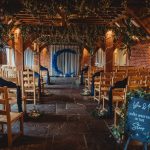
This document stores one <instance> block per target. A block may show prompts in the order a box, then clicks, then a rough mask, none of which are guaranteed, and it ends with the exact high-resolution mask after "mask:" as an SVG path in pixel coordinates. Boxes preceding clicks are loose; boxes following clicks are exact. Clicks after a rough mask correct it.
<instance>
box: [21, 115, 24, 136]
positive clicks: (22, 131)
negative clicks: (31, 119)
mask: <svg viewBox="0 0 150 150" xmlns="http://www.w3.org/2000/svg"><path fill="white" fill-rule="evenodd" d="M20 134H21V135H24V128H23V115H22V116H21V117H20Z"/></svg>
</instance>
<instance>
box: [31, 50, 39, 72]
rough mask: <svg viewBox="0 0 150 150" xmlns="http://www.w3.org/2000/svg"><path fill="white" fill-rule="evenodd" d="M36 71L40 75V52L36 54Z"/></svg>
mask: <svg viewBox="0 0 150 150" xmlns="http://www.w3.org/2000/svg"><path fill="white" fill-rule="evenodd" d="M33 66H34V69H33V70H34V71H36V72H38V73H40V67H39V66H40V53H39V52H36V53H35V54H34V65H33Z"/></svg>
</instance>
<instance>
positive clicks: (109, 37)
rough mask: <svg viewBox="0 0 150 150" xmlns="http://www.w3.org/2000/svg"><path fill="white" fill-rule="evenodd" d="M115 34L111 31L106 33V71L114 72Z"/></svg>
mask: <svg viewBox="0 0 150 150" xmlns="http://www.w3.org/2000/svg"><path fill="white" fill-rule="evenodd" d="M113 40H114V33H113V32H112V31H111V30H110V31H107V33H106V38H105V71H106V72H112V71H113V52H114V49H115V48H114V42H113Z"/></svg>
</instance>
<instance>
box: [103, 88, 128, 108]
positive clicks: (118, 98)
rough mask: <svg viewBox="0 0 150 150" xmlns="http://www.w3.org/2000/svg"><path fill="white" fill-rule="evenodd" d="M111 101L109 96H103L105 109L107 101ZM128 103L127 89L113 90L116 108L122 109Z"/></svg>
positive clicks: (113, 101)
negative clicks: (122, 105)
mask: <svg viewBox="0 0 150 150" xmlns="http://www.w3.org/2000/svg"><path fill="white" fill-rule="evenodd" d="M106 100H107V101H108V100H109V97H108V96H103V109H105V101H106ZM125 101H126V88H115V89H113V90H112V103H113V104H115V105H114V108H117V107H120V106H121V105H120V104H123V103H124V102H125Z"/></svg>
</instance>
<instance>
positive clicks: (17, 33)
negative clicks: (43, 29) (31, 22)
mask: <svg viewBox="0 0 150 150" xmlns="http://www.w3.org/2000/svg"><path fill="white" fill-rule="evenodd" d="M14 33H15V38H16V39H18V38H19V34H20V29H19V28H17V29H16V30H15V32H14Z"/></svg>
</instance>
